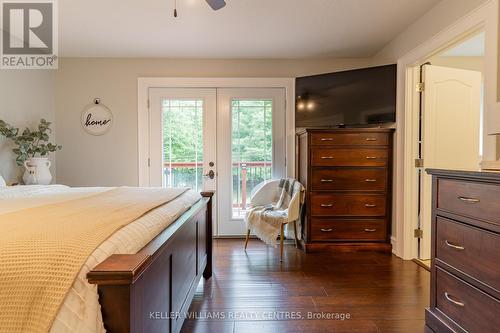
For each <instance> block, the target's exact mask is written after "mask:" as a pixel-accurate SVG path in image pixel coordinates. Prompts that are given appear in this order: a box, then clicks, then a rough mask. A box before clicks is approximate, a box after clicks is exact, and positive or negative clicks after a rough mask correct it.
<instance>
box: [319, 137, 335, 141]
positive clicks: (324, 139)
mask: <svg viewBox="0 0 500 333" xmlns="http://www.w3.org/2000/svg"><path fill="white" fill-rule="evenodd" d="M321 141H333V138H321Z"/></svg>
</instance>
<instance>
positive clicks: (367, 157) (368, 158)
mask: <svg viewBox="0 0 500 333" xmlns="http://www.w3.org/2000/svg"><path fill="white" fill-rule="evenodd" d="M366 159H367V160H375V159H377V156H366Z"/></svg>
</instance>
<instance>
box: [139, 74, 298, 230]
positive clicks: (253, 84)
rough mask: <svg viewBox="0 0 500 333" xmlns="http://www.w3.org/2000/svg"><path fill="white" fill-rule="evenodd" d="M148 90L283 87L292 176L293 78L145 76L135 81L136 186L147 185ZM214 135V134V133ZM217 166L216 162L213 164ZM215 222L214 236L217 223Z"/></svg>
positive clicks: (288, 171)
mask: <svg viewBox="0 0 500 333" xmlns="http://www.w3.org/2000/svg"><path fill="white" fill-rule="evenodd" d="M150 88H283V89H285V94H286V97H285V101H286V102H285V117H286V125H285V126H286V127H285V131H286V134H285V140H286V154H285V158H286V176H287V177H295V78H176V77H156V78H155V77H145V78H138V82H137V126H138V128H137V131H138V133H137V134H138V135H137V137H138V142H137V149H138V160H137V163H138V165H137V170H138V172H137V177H138V184H139V186H150V183H149V179H150V176H149V173H150V168H149V165H148V162H149V158H150V156H149V135H150V133H149V128H150V126H149V112H150V105H149V104H150V103H149V89H150ZM214 134H215V133H214ZM216 163H217V162H216ZM216 221H217V219H215V221H214V227H215V234H218V230H217V226H218V223H215V222H216Z"/></svg>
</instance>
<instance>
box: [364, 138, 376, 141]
mask: <svg viewBox="0 0 500 333" xmlns="http://www.w3.org/2000/svg"><path fill="white" fill-rule="evenodd" d="M365 140H366V141H377V139H376V138H366V139H365Z"/></svg>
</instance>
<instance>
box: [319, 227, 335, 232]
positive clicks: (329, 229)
mask: <svg viewBox="0 0 500 333" xmlns="http://www.w3.org/2000/svg"><path fill="white" fill-rule="evenodd" d="M320 230H321V232H332V231H333V229H332V228H328V229H323V228H321V229H320Z"/></svg>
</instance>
